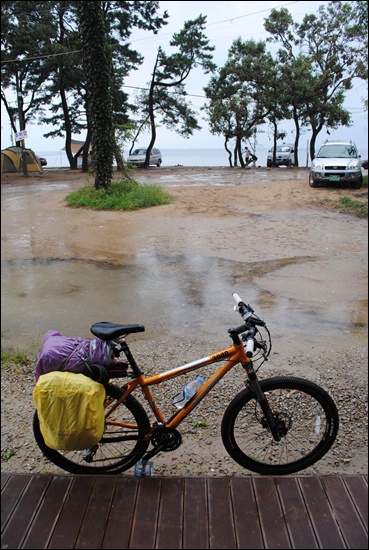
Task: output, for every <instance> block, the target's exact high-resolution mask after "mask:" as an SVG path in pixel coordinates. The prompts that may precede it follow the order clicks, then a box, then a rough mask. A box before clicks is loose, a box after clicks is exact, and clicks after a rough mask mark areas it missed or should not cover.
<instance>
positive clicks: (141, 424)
mask: <svg viewBox="0 0 369 550" xmlns="http://www.w3.org/2000/svg"><path fill="white" fill-rule="evenodd" d="M105 387H106V401H105V404H106V407H109V408H110V407H112V406H114V403H115V402H116V401H117V400H118V399H119V398H120V397H121V395H122V394H123V390H122V388H119V387H118V386H114V385H112V384H107V385H106V386H105ZM114 422H117V424H114ZM149 430H150V422H149V419H148V416H147V414H146V412H145V410H144V408H143V407H142V405H141V404H140V403H139V402H138V401H137V400H136V399H135V398H134V397H133V396H132V395H130V396H129V397H128V399H127V400H126V401H125V402H124V403H121V404H120V405H119V406H118V407H117V408H116V409H115V410H114V411H113V413H112V414H111V415H109V418H108V420H107V421H106V423H105V428H104V433H103V436H102V438H101V440H100V441H99V443H98V444H97V445H95V447H93V448H92V449H83V450H82V451H56V450H54V449H50V447H48V446H47V445H46V443H45V441H44V438H43V436H42V433H41V430H40V423H39V419H38V416H37V411H36V412H35V414H34V418H33V433H34V436H35V439H36V442H37V444H38V446H39V447H40V449H41V451H42V452H43V454H44V455H45V456H46V457H47V458H48V459H49V460H50V461H51V462H53V463H54V464H56V466H58V467H59V468H61V469H62V470H65V471H66V472H70V473H72V474H117V473H119V472H123V471H124V470H128V468H130V467H131V466H133V465H134V464H135V463H136V462H137V461H138V460H140V458H141V457H142V456H143V455H144V454H145V452H146V450H147V448H148V446H149V443H150V442H149V440H147V439H144V436H145V434H147V433H148V431H149Z"/></svg>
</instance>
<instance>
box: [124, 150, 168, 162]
mask: <svg viewBox="0 0 369 550" xmlns="http://www.w3.org/2000/svg"><path fill="white" fill-rule="evenodd" d="M146 151H147V148H146V147H141V148H140V149H136V150H135V151H133V153H132V155H129V157H128V158H127V162H128V164H134V165H135V166H143V165H144V164H145V160H146ZM162 162H163V159H162V156H161V152H160V151H159V149H156V148H155V147H153V148H152V149H151V154H150V163H149V164H154V165H155V166H158V167H159V166H160V165H161V163H162Z"/></svg>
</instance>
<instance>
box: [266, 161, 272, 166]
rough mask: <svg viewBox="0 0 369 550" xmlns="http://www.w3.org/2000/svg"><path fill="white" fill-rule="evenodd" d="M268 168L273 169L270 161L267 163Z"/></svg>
mask: <svg viewBox="0 0 369 550" xmlns="http://www.w3.org/2000/svg"><path fill="white" fill-rule="evenodd" d="M267 167H268V168H271V167H272V162H271V161H270V160H268V161H267Z"/></svg>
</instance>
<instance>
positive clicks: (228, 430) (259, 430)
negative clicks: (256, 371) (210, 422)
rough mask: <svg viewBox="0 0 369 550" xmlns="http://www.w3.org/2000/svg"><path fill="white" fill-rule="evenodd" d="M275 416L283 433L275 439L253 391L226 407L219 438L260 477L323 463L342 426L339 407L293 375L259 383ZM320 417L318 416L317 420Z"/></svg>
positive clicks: (238, 460)
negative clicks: (339, 427)
mask: <svg viewBox="0 0 369 550" xmlns="http://www.w3.org/2000/svg"><path fill="white" fill-rule="evenodd" d="M260 387H261V389H262V391H263V393H265V394H266V397H267V399H268V401H269V404H270V406H271V410H272V413H273V415H274V418H275V419H276V421H277V422H279V423H280V427H281V429H282V430H283V431H285V434H284V435H283V436H282V437H281V440H280V441H275V440H274V439H273V437H272V435H271V433H270V431H269V428H268V427H267V423H266V421H265V418H264V416H263V413H262V410H261V408H260V405H259V404H258V402H257V401H256V399H255V394H254V392H253V390H252V389H251V387H248V388H246V389H245V390H243V391H242V392H240V393H239V394H238V395H236V396H235V397H234V398H233V399H232V401H231V402H230V404H229V405H228V407H227V409H226V411H225V413H224V416H223V419H222V425H221V437H222V441H223V445H224V446H225V448H226V450H227V452H228V454H229V455H230V456H231V457H232V458H233V459H234V460H235V461H236V462H237V463H238V464H240V465H241V466H243V467H244V468H247V469H248V470H251V471H253V472H257V473H259V474H262V475H286V474H292V473H294V472H299V471H300V470H304V469H306V468H307V467H309V466H311V465H312V464H314V463H315V462H317V461H318V460H320V459H321V458H322V457H323V456H324V455H325V454H326V453H327V452H328V451H329V449H330V448H331V446H332V445H333V443H334V441H335V439H336V436H337V432H338V426H339V415H338V411H337V407H336V405H335V403H334V401H333V399H332V398H331V397H330V395H329V394H328V393H327V392H326V391H325V390H323V388H321V387H320V386H318V385H317V384H315V383H314V382H310V381H308V380H303V379H301V378H295V377H283V376H281V377H279V376H278V377H274V378H268V379H266V380H262V381H260ZM318 417H319V418H318Z"/></svg>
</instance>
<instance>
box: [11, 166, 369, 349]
mask: <svg viewBox="0 0 369 550" xmlns="http://www.w3.org/2000/svg"><path fill="white" fill-rule="evenodd" d="M244 172H245V171H242V170H238V171H232V173H230V171H229V170H226V169H225V170H217V171H215V172H214V171H213V172H211V174H212V179H211V186H209V187H206V185H208V184H209V181H208V178H209V171H208V170H207V169H206V168H204V169H203V170H200V169H197V170H192V169H188V170H186V171H183V172H182V173H181V175H180V180H178V174H176V173H175V171H171V170H166V171H162V172H160V174H161V175H160V176H159V175H158V174H159V171H150V170H149V171H148V172H142V173H141V181H143V180H145V179H147V180H151V181H154V182H155V183H159V184H160V185H163V186H194V187H195V186H201V185H204V187H203V189H204V191H203V192H201V193H195V194H194V195H193V198H192V199H191V198H188V195H187V194H186V201H182V202H181V200H180V193H179V194H178V195H176V200H175V201H174V202H173V204H172V205H171V206H169V207H164V208H163V207H158V209H152V210H147V211H139V212H137V213H127V212H123V213H119V212H96V211H83V210H80V211H77V212H76V211H73V210H72V209H67V208H66V207H65V205H64V202H63V198H64V195H65V193H64V192H65V191H66V190H68V191H69V190H72V189H74V188H77V187H80V186H81V182H64V181H62V182H56V183H52V182H47V183H46V182H38V183H37V182H33V183H32V184H29V183H27V184H24V183H21V184H16V185H2V188H1V192H2V205H1V208H2V214H3V215H2V227H3V230H2V271H1V281H2V285H1V292H2V294H1V295H2V315H1V322H2V344H3V345H4V346H13V347H16V348H17V347H18V348H20V349H25V347H27V346H29V345H31V344H35V346H37V349H39V347H40V344H41V343H42V339H43V335H44V333H45V332H46V331H47V330H49V329H55V330H58V331H60V332H61V333H63V334H65V335H67V336H82V337H84V338H91V337H92V335H91V333H90V331H89V328H90V326H91V325H92V324H93V323H95V322H98V321H112V322H115V323H123V324H124V323H127V324H128V323H141V324H143V325H144V326H145V328H146V331H145V333H143V334H140V335H135V336H132V337H130V340H131V339H132V340H133V339H146V340H152V341H153V342H154V341H155V339H164V338H166V337H167V338H176V337H183V338H187V337H188V339H189V340H191V339H192V338H196V339H204V340H209V341H217V343H218V344H219V345H222V343H224V345H227V344H228V343H229V337H228V334H227V330H228V329H229V328H230V327H232V326H235V325H238V324H240V317H239V316H238V314H236V313H235V312H234V311H233V306H234V302H233V299H232V292H237V293H239V294H240V295H241V296H242V298H243V299H244V300H245V301H247V302H248V303H250V304H251V305H252V306H253V307H254V309H255V310H256V312H257V313H258V314H259V315H260V316H261V317H262V318H264V319H265V320H266V321H267V324H268V327H269V328H270V330H271V333H272V337H273V340H274V339H277V340H278V339H279V341H280V342H282V341H284V342H287V343H288V342H291V341H293V342H294V344H295V347H298V348H300V349H301V348H302V346H303V345H304V344H305V342H306V340H307V339H309V338H310V341H316V340H317V338H318V337H321V341H324V340H323V339H324V337H325V336H327V337H328V336H335V337H339V338H340V337H341V336H342V338H345V337H346V336H347V335H355V336H356V335H359V337H360V338H363V337H365V338H366V335H367V322H368V320H367V221H366V220H356V219H352V218H350V217H348V216H341V215H337V214H336V213H330V212H327V211H318V210H316V209H308V208H307V207H306V209H303V207H304V205H301V204H300V203H298V207H296V208H295V209H294V208H293V205H291V203H290V202H289V201H288V202H285V201H286V197H285V196H282V197H281V196H280V194H281V193H282V195H283V193H287V195H288V193H291V194H292V195H294V194H295V195H296V196H298V197H299V195H298V193H300V192H301V191H299V190H298V189H296V188H295V189H294V190H293V191H291V192H290V185H293V182H288V183H287V185H288V187H287V191H286V190H285V188H282V187H278V193H277V194H276V195H275V197H274V199H273V201H274V202H275V203H279V201H281V200H283V201H284V202H283V205H284V204H288V208H289V209H288V210H287V209H286V208H279V209H277V208H275V209H270V210H264V208H263V206H264V202H266V201H267V199H268V197H269V194H270V193H272V191H273V190H274V189H275V186H273V183H274V182H272V183H271V185H270V186H269V187H268V186H267V185H265V181H266V179H268V180H269V179H270V178H273V177H274V178H277V177H278V178H281V176H282V172H283V171H282V172H281V171H278V173H277V172H268V171H266V170H264V171H258V170H255V173H253V172H252V171H250V172H248V174H250V178H251V179H250V178H249V177H247V178H245V173H244ZM305 172H306V171H304V170H301V171H287V170H286V171H285V172H283V175H284V177H285V178H286V179H287V178H290V177H291V175H293V174H294V175H295V176H296V178H297V179H300V180H301V181H305V180H304V178H305V177H306V173H305ZM252 178H257V180H258V182H259V183H261V184H262V187H260V186H258V193H257V194H255V193H254V194H252V193H251V194H250V192H249V189H247V197H246V199H245V193H244V192H243V191H244V189H242V188H241V187H242V186H246V185H247V183H248V182H249V181H251V182H252V183H255V180H253V179H252ZM205 184H206V185H205ZM227 186H232V187H233V189H231V188H230V187H227ZM237 186H239V187H237ZM210 187H212V189H210ZM215 187H227V189H224V190H222V189H220V188H219V189H214V188H215ZM61 191H62V192H61ZM261 192H263V193H264V195H262V197H260V196H259V195H260V194H261ZM189 194H190V193H189ZM273 206H274V203H273Z"/></svg>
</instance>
